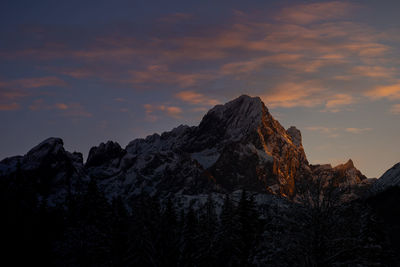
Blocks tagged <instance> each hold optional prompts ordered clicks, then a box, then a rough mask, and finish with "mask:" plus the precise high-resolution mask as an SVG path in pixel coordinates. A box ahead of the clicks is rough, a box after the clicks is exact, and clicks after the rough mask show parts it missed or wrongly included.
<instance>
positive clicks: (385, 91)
mask: <svg viewBox="0 0 400 267" xmlns="http://www.w3.org/2000/svg"><path fill="white" fill-rule="evenodd" d="M365 95H366V96H368V97H369V98H371V99H379V98H387V99H400V81H399V82H398V83H395V84H391V85H383V86H377V87H376V88H374V89H372V90H369V91H367V92H366V93H365Z"/></svg>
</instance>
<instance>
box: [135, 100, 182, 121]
mask: <svg viewBox="0 0 400 267" xmlns="http://www.w3.org/2000/svg"><path fill="white" fill-rule="evenodd" d="M143 107H144V109H145V112H146V118H147V119H148V120H149V121H157V120H158V119H159V118H160V116H162V114H163V113H166V114H167V115H168V116H170V117H173V118H177V119H179V118H180V117H181V114H182V109H181V108H180V107H176V106H169V105H153V104H144V105H143Z"/></svg>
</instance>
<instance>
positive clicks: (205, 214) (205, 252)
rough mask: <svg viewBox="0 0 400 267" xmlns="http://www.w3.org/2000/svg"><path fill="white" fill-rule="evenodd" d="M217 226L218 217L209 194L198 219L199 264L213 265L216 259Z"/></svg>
mask: <svg viewBox="0 0 400 267" xmlns="http://www.w3.org/2000/svg"><path fill="white" fill-rule="evenodd" d="M217 228H218V217H217V213H216V211H215V202H214V200H213V198H212V195H211V194H209V195H208V197H207V201H206V203H205V204H204V206H203V208H202V213H201V215H200V221H199V238H198V243H199V250H198V255H199V256H198V258H199V262H198V264H199V266H209V265H213V264H214V263H215V260H216V254H215V245H216V244H215V241H216V238H215V235H216V231H217Z"/></svg>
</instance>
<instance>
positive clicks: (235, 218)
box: [0, 171, 399, 266]
mask: <svg viewBox="0 0 400 267" xmlns="http://www.w3.org/2000/svg"><path fill="white" fill-rule="evenodd" d="M37 188H41V186H38V184H37V183H36V182H34V180H33V179H30V178H27V177H25V176H24V175H23V174H21V173H19V172H18V171H17V173H16V175H15V177H14V178H13V179H12V180H4V179H3V180H0V214H1V220H0V234H1V239H0V240H1V243H2V248H3V249H2V257H1V259H2V260H3V261H4V262H12V263H13V264H12V265H13V266H28V265H29V266H30V265H39V266H357V265H359V266H396V264H398V262H399V260H398V244H396V242H397V241H399V240H398V233H399V230H398V219H395V218H391V217H393V216H391V215H392V214H394V213H393V209H397V211H398V210H399V209H398V208H397V207H396V206H395V205H394V204H393V203H398V202H397V201H398V196H399V195H398V191H396V192H394V193H393V194H390V196H391V197H390V202H385V201H386V200H385V199H386V198H385V195H383V198H384V200H385V201H384V200H379V201H376V200H369V201H367V202H365V201H361V200H359V201H354V202H352V203H348V204H346V205H337V203H336V204H335V203H333V202H331V201H328V202H323V203H319V204H315V202H314V203H313V204H312V205H305V204H304V203H303V205H300V204H294V203H290V202H284V201H281V202H279V201H276V200H273V199H272V198H271V201H269V202H267V203H263V204H262V205H260V204H258V205H257V204H256V202H255V200H254V197H253V195H252V194H251V193H250V192H246V191H242V193H241V196H240V198H238V199H237V198H235V199H232V198H231V196H230V195H225V196H224V198H223V203H220V204H217V203H216V200H215V199H213V197H212V195H211V194H210V195H209V196H208V198H207V200H206V201H205V202H204V203H203V204H199V202H197V203H195V202H193V203H188V204H189V205H188V206H186V208H183V207H181V206H179V207H178V206H177V203H176V202H175V200H174V198H173V197H171V198H165V197H160V196H157V195H156V196H149V195H148V194H147V193H146V192H144V191H143V192H142V193H141V194H139V195H138V196H137V197H136V198H135V199H132V200H131V201H129V202H128V203H127V202H124V201H123V200H122V199H121V198H115V199H113V200H112V201H108V200H107V199H106V197H105V195H104V193H103V192H102V191H101V190H99V188H98V187H97V185H96V182H95V181H94V180H93V179H92V180H91V181H90V183H89V184H88V185H87V186H86V187H85V189H84V190H83V191H82V192H75V193H71V192H70V193H69V194H68V196H67V199H66V201H65V203H63V204H62V205H60V206H56V207H49V206H48V205H47V202H48V201H47V197H46V195H45V194H39V193H38V189H37ZM39 192H44V191H43V190H42V191H39ZM38 196H40V197H38ZM317 199H320V198H319V197H318V198H317ZM371 201H372V204H371V203H369V202H371ZM282 203H284V204H283V205H282ZM374 203H375V204H374ZM376 203H380V204H379V205H378V206H377V204H376ZM387 203H392V204H390V205H388V204H387ZM127 205H128V206H127ZM374 205H375V206H374ZM384 209H385V212H384V214H383V215H382V214H380V212H376V210H378V211H382V210H384ZM396 214H398V213H396ZM386 218H388V219H386ZM388 220H390V222H391V223H388Z"/></svg>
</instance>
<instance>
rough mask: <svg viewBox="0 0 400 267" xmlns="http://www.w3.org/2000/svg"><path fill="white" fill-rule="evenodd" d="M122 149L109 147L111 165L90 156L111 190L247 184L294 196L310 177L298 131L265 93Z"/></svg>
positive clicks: (217, 187) (192, 189)
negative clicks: (278, 116) (272, 109)
mask: <svg viewBox="0 0 400 267" xmlns="http://www.w3.org/2000/svg"><path fill="white" fill-rule="evenodd" d="M100 147H104V144H103V145H100ZM94 151H105V150H104V148H102V149H100V148H98V149H93V152H94ZM124 152H126V154H125V153H124ZM124 152H120V153H121V155H118V153H108V152H107V154H109V155H110V156H109V157H108V162H104V163H103V164H102V165H101V166H91V165H93V164H92V163H91V162H92V156H91V155H89V158H88V163H87V167H88V171H89V174H90V175H91V176H98V177H102V181H101V184H102V186H104V187H105V188H106V191H109V192H120V191H123V192H124V193H128V194H136V193H138V192H140V190H147V191H150V192H153V191H158V190H161V189H166V188H168V190H173V191H174V192H181V193H189V194H190V193H193V192H201V191H203V192H204V191H206V190H209V189H210V188H213V189H215V190H219V191H222V192H231V191H234V190H237V189H243V188H245V189H248V190H252V191H257V192H270V193H274V194H280V195H283V196H288V197H291V196H293V195H294V194H295V193H296V190H295V188H296V181H298V180H301V179H303V178H304V177H305V176H310V175H311V171H310V168H309V167H308V162H307V159H306V156H305V153H304V150H303V147H302V144H301V134H300V131H298V130H297V129H296V128H295V127H292V128H290V129H289V131H288V132H287V131H286V130H285V129H284V128H283V127H282V126H281V125H280V123H279V122H278V121H276V120H275V119H274V118H273V117H272V116H271V114H270V113H269V111H268V109H267V107H266V106H265V105H264V103H263V102H262V101H261V99H260V98H258V97H249V96H246V95H243V96H240V97H239V98H237V99H235V100H233V101H231V102H228V103H226V104H225V105H217V106H215V107H214V108H213V109H211V110H210V111H209V112H208V113H207V114H206V115H205V116H204V118H203V119H202V121H201V122H200V124H199V126H197V127H188V126H179V127H177V128H175V129H173V130H172V131H170V132H165V133H163V134H161V135H158V134H154V135H151V136H148V137H147V138H146V139H137V140H134V141H132V142H131V143H129V144H128V146H127V147H126V148H125V150H124ZM112 155H114V156H112ZM89 159H90V160H89ZM118 164H120V165H118ZM104 166H107V167H106V168H104ZM89 167H90V168H89ZM199 184H201V185H202V187H198V185H199ZM107 188H109V189H107ZM111 188H112V190H111Z"/></svg>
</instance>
